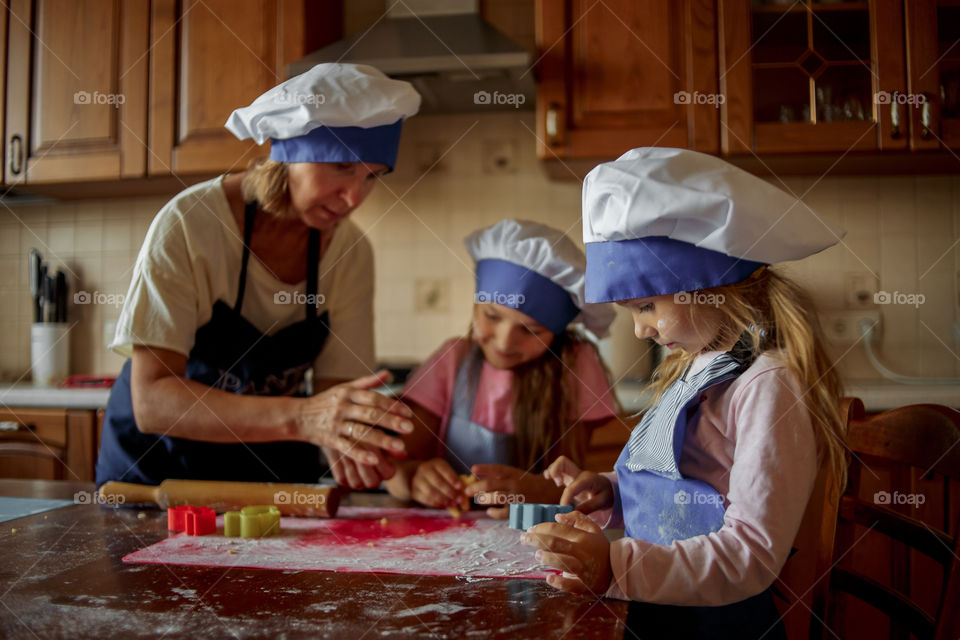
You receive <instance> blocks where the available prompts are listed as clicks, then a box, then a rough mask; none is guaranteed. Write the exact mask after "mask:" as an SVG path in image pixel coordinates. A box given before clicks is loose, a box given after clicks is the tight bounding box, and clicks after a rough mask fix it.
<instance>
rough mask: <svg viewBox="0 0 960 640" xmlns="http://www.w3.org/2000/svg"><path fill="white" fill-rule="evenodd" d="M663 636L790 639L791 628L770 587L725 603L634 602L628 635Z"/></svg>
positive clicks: (642, 639)
mask: <svg viewBox="0 0 960 640" xmlns="http://www.w3.org/2000/svg"><path fill="white" fill-rule="evenodd" d="M661 638H663V639H666V638H671V639H674V638H683V639H684V640H694V639H696V638H710V639H726V638H729V639H730V640H759V639H760V638H763V640H786V638H787V632H786V629H784V626H783V623H782V622H781V621H780V613H779V612H778V611H777V607H776V606H775V605H774V603H773V595H772V594H771V593H770V590H769V589H768V590H767V591H764V592H763V593H760V594H758V595H755V596H753V597H752V598H747V599H746V600H743V601H741V602H736V603H734V604H728V605H726V606H723V607H678V606H672V605H663V604H651V603H649V602H631V603H630V610H629V613H628V614H627V632H626V633H625V634H624V639H625V640H627V639H629V640H634V639H638V640H660V639H661Z"/></svg>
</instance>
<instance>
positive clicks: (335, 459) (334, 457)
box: [322, 447, 396, 489]
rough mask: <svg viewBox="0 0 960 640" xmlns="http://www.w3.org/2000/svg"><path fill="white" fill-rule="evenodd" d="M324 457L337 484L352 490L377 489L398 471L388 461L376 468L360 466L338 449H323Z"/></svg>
mask: <svg viewBox="0 0 960 640" xmlns="http://www.w3.org/2000/svg"><path fill="white" fill-rule="evenodd" d="M322 450H323V455H324V456H325V457H326V458H327V462H328V463H329V464H330V471H331V472H332V473H333V479H334V480H336V481H337V484H339V485H343V486H347V487H350V488H351V489H376V488H377V487H379V486H380V484H381V483H382V482H384V481H385V480H389V479H390V478H392V477H393V475H394V473H395V472H396V469H395V468H394V465H392V464H391V463H390V462H389V461H388V460H381V462H380V464H378V465H376V466H369V465H365V464H358V463H356V462H354V461H353V460H351V459H350V458H348V457H347V456H345V455H343V454H342V453H340V452H339V451H337V450H336V449H330V448H327V447H323V449H322Z"/></svg>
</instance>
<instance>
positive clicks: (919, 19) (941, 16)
mask: <svg viewBox="0 0 960 640" xmlns="http://www.w3.org/2000/svg"><path fill="white" fill-rule="evenodd" d="M907 12H908V20H907V24H908V25H909V31H908V34H907V49H908V60H909V61H910V69H909V73H910V92H911V94H910V95H911V97H913V98H914V102H916V103H917V105H916V106H915V107H914V108H913V109H911V111H910V122H911V138H910V146H911V148H913V149H916V150H935V149H943V148H949V149H960V0H913V1H911V2H908V3H907Z"/></svg>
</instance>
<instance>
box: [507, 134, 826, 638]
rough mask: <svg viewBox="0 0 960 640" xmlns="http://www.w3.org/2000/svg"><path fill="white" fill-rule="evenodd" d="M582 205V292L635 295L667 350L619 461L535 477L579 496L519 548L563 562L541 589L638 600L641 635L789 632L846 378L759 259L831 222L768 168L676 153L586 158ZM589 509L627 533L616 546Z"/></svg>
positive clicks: (785, 255)
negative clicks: (781, 577)
mask: <svg viewBox="0 0 960 640" xmlns="http://www.w3.org/2000/svg"><path fill="white" fill-rule="evenodd" d="M583 202H584V239H585V241H586V242H587V288H586V294H587V300H589V301H593V302H608V301H615V302H617V303H618V304H620V305H622V306H625V307H627V308H628V309H629V310H630V311H631V312H632V313H633V318H634V324H635V333H636V335H637V337H638V338H653V339H654V340H656V341H657V342H658V343H660V344H661V345H664V346H666V347H668V348H669V349H670V350H672V351H673V353H671V354H670V356H669V357H668V358H667V359H666V360H665V361H664V362H663V364H662V365H661V366H660V367H659V369H658V371H657V373H656V379H655V385H654V388H655V391H656V396H657V399H656V402H655V404H654V406H653V407H652V408H651V409H650V410H649V411H648V412H647V413H646V414H645V415H644V416H643V418H642V420H641V421H640V423H639V424H638V425H637V426H636V428H634V430H633V432H632V433H631V435H630V439H629V441H628V443H627V446H626V447H625V448H624V450H623V452H622V453H621V455H620V459H619V460H618V461H617V463H616V466H615V473H611V474H603V475H598V474H594V473H590V472H581V471H580V469H579V467H578V465H576V464H575V463H573V462H572V461H570V460H567V459H564V458H561V459H559V460H557V461H556V462H554V463H553V464H552V465H551V466H550V468H549V469H548V470H547V472H546V473H545V476H546V477H548V478H550V479H552V480H554V481H555V482H556V483H557V484H558V485H560V484H564V485H566V490H565V491H564V494H563V496H562V498H561V501H562V502H565V503H569V502H570V501H571V499H573V498H580V499H583V501H582V502H580V504H579V505H578V510H579V511H580V512H581V513H578V512H574V513H572V514H568V515H567V516H558V517H557V522H558V523H559V524H553V523H549V524H542V525H539V526H537V527H534V528H532V529H531V530H530V531H529V532H527V534H526V535H525V536H524V542H525V543H527V544H530V545H531V546H536V547H539V548H540V549H541V551H539V552H538V557H540V558H541V559H542V561H543V562H545V563H547V564H550V565H552V566H554V567H557V568H560V569H563V570H564V571H565V573H564V574H563V575H557V576H551V577H550V578H548V582H549V583H550V584H551V585H553V586H555V587H558V588H561V589H566V590H572V591H588V592H592V593H594V594H596V595H607V596H610V597H614V598H621V599H629V600H634V601H636V602H634V603H632V605H631V613H630V618H631V620H630V622H631V623H632V622H636V623H637V624H642V625H643V626H642V628H643V629H644V630H645V632H646V633H650V634H653V635H651V636H650V637H660V636H659V635H657V633H658V631H657V629H658V624H663V625H669V627H670V628H669V632H670V633H671V634H673V635H675V636H676V637H694V636H699V635H704V634H707V633H709V637H735V638H756V637H760V636H761V635H764V636H765V637H767V638H771V637H782V636H783V627H782V624H781V623H780V622H779V616H778V614H777V611H776V609H775V608H774V605H773V601H772V597H771V595H770V591H769V587H770V585H771V584H772V583H773V581H774V580H775V578H776V577H777V575H778V573H779V572H780V570H781V568H782V567H783V565H784V562H785V561H786V560H787V557H788V555H789V553H790V549H791V544H792V543H793V542H794V539H795V537H796V534H797V530H798V528H799V526H800V521H801V518H802V516H803V513H804V509H805V507H806V505H807V501H808V499H809V497H810V493H811V491H812V488H813V485H814V480H815V477H816V475H817V469H818V465H820V464H825V465H827V466H829V467H830V468H831V470H832V471H833V472H834V473H835V474H836V475H837V476H838V477H839V478H840V479H841V480H842V478H843V474H844V456H843V444H842V443H843V433H842V423H841V419H840V415H839V405H840V390H839V380H838V377H837V375H836V373H835V372H834V371H833V369H832V367H831V364H830V362H829V361H828V359H827V357H826V356H825V354H824V351H823V349H822V347H821V342H820V339H819V337H818V330H817V322H816V318H815V316H814V313H813V311H812V307H811V304H810V301H809V299H808V297H807V296H806V295H805V294H804V293H803V292H802V291H801V290H800V289H799V288H798V287H796V286H795V285H793V284H792V283H790V282H789V281H788V280H786V279H785V278H784V277H782V276H780V275H778V274H777V273H775V272H774V271H771V270H770V269H769V268H768V267H767V264H769V263H773V262H779V261H782V260H793V259H798V258H802V257H805V256H808V255H811V254H813V253H816V252H818V251H821V250H823V249H825V248H827V247H829V246H831V245H833V244H835V243H836V242H837V241H838V240H839V238H840V232H837V231H834V230H833V229H832V228H831V227H830V226H829V225H827V224H826V223H825V222H823V221H822V220H820V219H819V218H817V217H816V216H815V215H814V214H813V213H812V212H810V211H809V210H808V209H806V208H805V207H804V205H803V204H802V203H800V202H799V201H797V200H796V199H794V198H792V197H790V196H788V195H787V194H785V193H783V192H781V191H780V190H779V189H776V188H774V187H772V186H770V185H769V184H767V183H766V182H764V181H763V180H760V179H758V178H755V177H753V176H751V175H749V174H747V173H746V172H743V171H741V170H739V169H737V168H735V167H733V166H731V165H729V164H727V163H725V162H724V161H722V160H720V159H718V158H714V157H712V156H707V155H704V154H700V153H695V152H691V151H682V150H677V149H656V148H644V149H635V150H633V151H630V152H628V153H626V154H625V155H623V156H622V157H621V158H619V159H618V160H616V161H615V162H611V163H608V164H603V165H600V166H598V167H596V168H595V169H594V170H593V171H592V172H591V173H590V174H589V175H588V176H587V180H586V182H585V183H584V195H583ZM590 512H595V513H594V515H593V520H591V519H590V518H587V517H586V516H585V515H583V514H584V513H590ZM594 521H596V522H599V523H603V524H604V526H606V527H625V529H626V537H624V538H622V539H620V540H617V541H615V542H613V543H609V542H607V539H606V538H605V537H604V536H603V534H602V533H601V531H600V528H599V527H598V526H597V525H596V524H595V523H594ZM570 543H573V544H572V545H571V544H570ZM640 603H645V604H643V605H641V604H640ZM647 603H657V604H665V605H685V606H684V608H683V609H677V608H673V607H658V606H652V605H650V604H647ZM707 630H709V631H707ZM767 634H769V635H767ZM644 637H647V636H646V635H644Z"/></svg>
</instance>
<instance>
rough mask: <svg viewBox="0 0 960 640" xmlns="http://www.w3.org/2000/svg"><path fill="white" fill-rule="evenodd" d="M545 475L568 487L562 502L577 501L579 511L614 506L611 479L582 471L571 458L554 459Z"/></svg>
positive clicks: (586, 511) (555, 482)
mask: <svg viewBox="0 0 960 640" xmlns="http://www.w3.org/2000/svg"><path fill="white" fill-rule="evenodd" d="M543 477H544V478H546V479H548V480H552V481H553V483H554V484H555V485H556V486H558V487H559V486H564V487H566V488H565V489H564V490H563V494H562V495H561V496H560V504H572V503H573V502H574V501H576V503H577V505H576V508H577V511H580V512H581V513H592V512H594V511H597V510H598V509H609V508H611V507H612V506H613V502H614V495H613V485H612V484H611V483H610V481H609V480H608V479H607V478H605V477H603V476H601V475H600V474H599V473H594V472H593V471H581V470H580V467H578V466H577V465H576V464H574V462H573V461H572V460H570V458H568V457H566V456H560V457H559V458H557V459H556V460H554V461H553V464H551V465H550V466H549V467H547V470H546V471H544V472H543Z"/></svg>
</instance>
